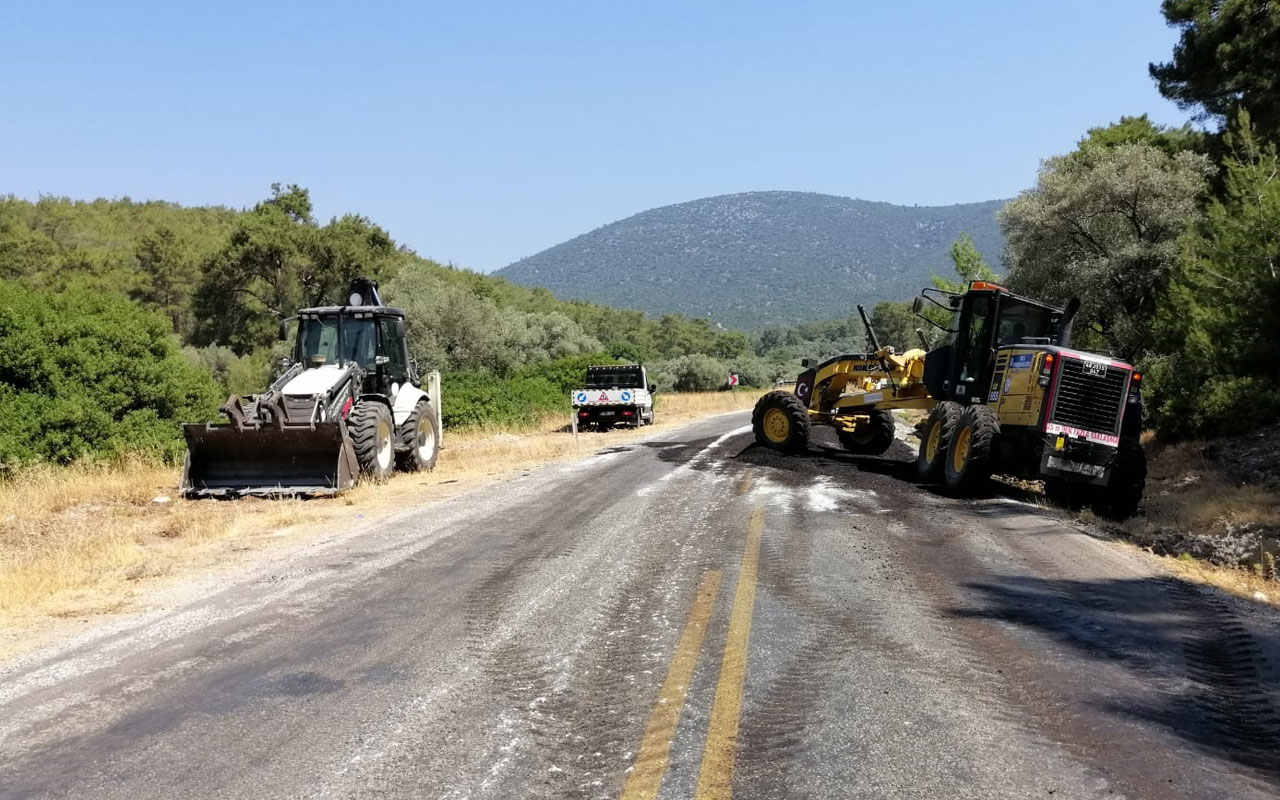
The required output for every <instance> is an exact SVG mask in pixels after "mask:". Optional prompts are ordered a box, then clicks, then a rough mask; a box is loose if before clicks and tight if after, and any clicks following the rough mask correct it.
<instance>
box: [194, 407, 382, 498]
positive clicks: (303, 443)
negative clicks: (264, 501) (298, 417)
mask: <svg viewBox="0 0 1280 800" xmlns="http://www.w3.org/2000/svg"><path fill="white" fill-rule="evenodd" d="M345 427H346V426H345V424H344V423H342V422H319V423H316V424H315V425H314V426H293V427H289V426H286V427H284V428H276V427H273V426H270V425H263V426H261V427H257V428H237V427H236V426H234V425H225V424H215V423H192V424H186V425H183V426H182V433H183V435H184V436H186V438H187V462H186V466H185V468H184V469H183V471H182V496H183V497H192V498H194V497H238V496H241V495H261V496H280V495H323V494H335V493H337V492H340V491H342V490H343V489H350V488H351V487H352V486H354V485H355V482H356V475H357V474H358V472H359V466H358V464H357V462H356V454H355V448H354V447H353V446H352V444H351V441H350V439H349V437H348V436H347V435H346V430H345Z"/></svg>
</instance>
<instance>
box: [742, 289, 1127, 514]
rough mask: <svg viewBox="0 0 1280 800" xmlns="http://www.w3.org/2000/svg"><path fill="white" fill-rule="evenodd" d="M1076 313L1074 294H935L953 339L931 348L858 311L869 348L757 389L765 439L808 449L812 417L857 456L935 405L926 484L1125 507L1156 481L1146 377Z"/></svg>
mask: <svg viewBox="0 0 1280 800" xmlns="http://www.w3.org/2000/svg"><path fill="white" fill-rule="evenodd" d="M929 305H933V306H935V307H937V308H940V309H942V310H944V311H946V312H947V314H948V315H949V317H948V319H949V324H947V325H945V326H943V325H941V324H939V323H937V322H935V321H934V320H931V319H929V318H928V317H926V316H925V315H924V313H923V312H924V311H925V309H926V308H927V307H928V306H929ZM1078 309H1079V303H1078V301H1074V300H1073V301H1072V302H1071V303H1070V304H1069V305H1068V306H1067V308H1066V309H1059V308H1055V307H1053V306H1049V305H1046V304H1044V303H1039V302H1036V301H1034V300H1029V299H1027V298H1025V297H1020V296H1018V295H1015V294H1013V293H1012V292H1010V291H1009V290H1008V289H1006V288H1004V287H1003V286H999V285H997V284H995V283H991V282H988V281H975V282H972V283H971V284H970V285H969V287H968V288H967V290H966V291H965V292H963V293H949V292H942V291H939V290H936V289H926V290H924V292H922V293H921V296H920V297H918V298H916V301H915V303H914V304H913V310H914V311H915V312H916V313H917V315H919V316H921V317H922V319H924V320H925V321H926V322H928V323H929V324H930V325H933V326H935V327H940V328H942V330H943V332H944V333H945V334H946V337H945V339H944V341H943V342H942V343H941V344H940V345H938V346H936V347H933V348H932V349H930V350H929V351H928V352H927V353H926V352H925V351H924V350H922V349H912V350H908V351H907V352H905V353H902V354H901V355H899V354H898V353H896V352H895V351H894V349H893V348H892V347H888V346H884V347H882V346H881V345H880V343H879V341H878V339H877V337H876V333H875V331H874V329H873V328H872V326H871V323H870V320H869V319H868V318H867V315H866V312H865V310H863V308H862V307H861V306H859V307H858V312H859V314H861V315H862V320H863V323H864V324H865V325H866V328H867V339H868V343H869V345H870V348H871V352H869V353H865V354H851V355H841V356H837V357H835V358H831V359H828V360H826V361H824V362H822V363H821V364H819V365H817V366H816V367H812V368H810V369H807V370H806V371H804V372H802V373H801V374H800V375H799V376H798V377H797V378H796V385H795V390H794V392H770V393H769V394H767V395H765V396H764V397H763V398H761V399H760V401H759V402H758V403H757V404H756V409H755V413H754V415H753V417H752V423H753V427H754V430H755V434H756V439H757V441H759V442H760V443H761V444H763V445H765V446H766V447H771V448H773V449H776V450H783V451H798V450H802V449H804V447H805V446H806V444H807V442H808V434H809V428H810V425H812V424H820V425H830V426H832V427H834V428H835V429H836V433H837V436H838V437H839V439H840V442H841V444H842V445H843V446H844V447H845V448H846V449H847V450H849V451H850V452H852V453H856V454H860V455H879V454H881V453H883V452H884V451H885V450H887V449H888V448H889V446H890V445H891V444H892V443H893V439H894V417H893V413H892V412H893V411H894V410H895V409H909V408H914V409H923V410H928V411H929V416H928V418H927V419H926V420H925V422H924V423H923V425H922V426H921V428H920V434H919V435H920V438H921V444H920V452H919V455H918V457H917V462H916V463H917V471H918V473H919V476H920V478H921V480H923V481H925V482H935V481H942V482H943V483H945V484H946V486H947V488H948V489H949V490H951V491H952V492H954V493H956V494H968V493H972V492H974V491H975V490H977V489H978V488H979V487H981V486H982V485H983V483H984V482H985V480H986V479H987V478H988V477H989V476H990V475H991V474H993V473H998V474H1004V475H1011V476H1015V477H1020V478H1027V479H1031V480H1043V481H1044V484H1045V490H1046V493H1047V494H1049V495H1050V496H1052V497H1053V498H1055V499H1056V500H1058V501H1059V502H1063V503H1066V504H1068V505H1073V506H1078V505H1083V504H1086V503H1087V504H1089V505H1092V506H1093V507H1094V509H1095V510H1097V511H1098V512H1099V513H1102V514H1106V515H1108V516H1112V517H1126V516H1129V515H1131V514H1132V513H1133V512H1134V511H1135V510H1136V509H1137V506H1138V503H1139V502H1140V500H1141V497H1142V490H1143V486H1144V484H1145V481H1146V459H1145V456H1144V454H1143V451H1142V448H1141V447H1140V446H1139V445H1138V435H1139V433H1140V431H1141V424H1142V401H1141V396H1140V393H1139V387H1140V385H1141V380H1142V376H1141V374H1139V373H1137V372H1136V371H1134V369H1133V367H1132V366H1130V365H1129V364H1126V363H1123V362H1121V361H1117V360H1115V359H1112V358H1111V357H1109V356H1104V355H1098V354H1095V353H1086V352H1083V351H1080V350H1074V349H1072V348H1071V347H1070V344H1071V324H1072V320H1073V319H1074V317H1075V314H1076V311H1077V310H1078ZM917 335H919V336H920V338H921V339H922V340H923V339H924V336H923V334H922V333H921V332H920V331H917ZM805 366H808V364H807V363H806V364H805Z"/></svg>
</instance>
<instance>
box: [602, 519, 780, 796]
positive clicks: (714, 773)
mask: <svg viewBox="0 0 1280 800" xmlns="http://www.w3.org/2000/svg"><path fill="white" fill-rule="evenodd" d="M763 532H764V508H763V507H762V506H759V505H757V506H756V508H755V510H754V511H752V513H751V522H750V523H749V524H748V526H747V546H746V549H745V552H743V554H742V567H741V569H740V570H739V571H738V584H737V587H736V588H735V589H734V593H733V608H732V609H731V610H730V613H729V635H728V638H727V640H726V641H725V646H724V655H723V657H722V658H721V661H720V677H719V679H718V681H717V683H716V694H715V700H714V701H713V702H712V705H711V722H710V725H709V726H708V728H707V742H706V746H705V747H704V749H703V751H702V768H701V770H700V771H699V773H698V788H697V791H696V792H695V793H694V798H695V800H721V799H722V798H726V799H727V798H728V797H729V796H730V795H731V794H732V791H733V761H734V751H735V749H736V747H737V742H738V722H739V720H740V719H741V715H742V684H743V680H744V679H745V677H746V671H747V642H748V639H749V638H750V636H751V614H752V611H753V609H754V607H755V599H756V576H757V573H758V571H759V564H760V537H761V535H762V534H763ZM720 577H721V575H720V572H719V571H718V570H717V571H713V572H708V573H707V574H706V575H705V576H704V577H703V579H702V585H701V586H699V587H698V594H697V596H696V597H695V598H694V601H693V608H692V609H690V611H689V619H688V621H686V622H685V626H684V632H683V633H682V634H681V635H680V642H679V643H678V644H677V645H676V652H675V655H674V656H673V657H672V659H671V666H670V667H669V668H668V670H667V678H666V680H665V681H663V683H662V689H661V690H660V691H659V692H658V701H657V703H656V704H655V706H654V709H653V713H652V714H651V715H650V716H649V724H648V725H647V726H646V727H645V732H644V738H643V739H642V740H641V743H640V752H639V753H638V754H637V755H636V760H635V764H634V765H633V768H632V770H631V774H630V775H629V776H628V777H627V782H626V785H625V786H623V789H622V796H621V800H654V798H656V797H657V796H658V789H659V788H660V787H661V786H662V776H663V774H664V773H665V772H666V770H667V762H668V761H669V760H670V756H671V742H672V740H673V739H674V738H675V734H676V727H677V726H678V725H679V723H680V714H681V712H682V711H683V710H684V702H685V697H686V695H687V694H688V691H689V680H690V679H691V678H692V677H693V669H694V667H695V666H696V665H697V662H698V652H699V651H700V650H701V649H702V638H703V636H704V634H706V632H707V623H708V622H709V621H710V619H711V611H712V609H713V608H714V606H715V597H716V592H717V591H718V590H719V588H720Z"/></svg>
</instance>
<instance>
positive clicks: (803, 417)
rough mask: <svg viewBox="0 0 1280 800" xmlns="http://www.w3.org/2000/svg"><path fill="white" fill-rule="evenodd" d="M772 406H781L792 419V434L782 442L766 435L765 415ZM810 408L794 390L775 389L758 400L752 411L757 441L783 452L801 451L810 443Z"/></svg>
mask: <svg viewBox="0 0 1280 800" xmlns="http://www.w3.org/2000/svg"><path fill="white" fill-rule="evenodd" d="M771 408H780V409H782V411H783V412H785V413H786V415H787V417H788V418H789V419H790V421H791V435H790V436H789V437H788V438H787V441H786V442H784V443H782V444H776V443H774V442H771V441H770V440H769V437H767V436H765V435H764V425H763V423H764V415H765V412H767V411H768V410H769V409H771ZM809 427H810V423H809V409H808V408H806V407H805V405H804V401H802V400H801V399H800V398H799V397H797V396H796V395H795V394H794V393H792V392H785V391H781V390H778V391H773V392H769V393H768V394H766V395H765V396H764V397H761V398H760V399H759V400H757V401H756V406H755V408H754V409H753V410H752V411H751V429H752V431H753V432H754V433H755V437H756V441H757V442H759V443H760V444H762V445H764V446H765V447H768V448H769V449H771V450H778V451H779V452H783V453H799V452H801V451H803V450H804V449H805V447H807V446H808V444H809Z"/></svg>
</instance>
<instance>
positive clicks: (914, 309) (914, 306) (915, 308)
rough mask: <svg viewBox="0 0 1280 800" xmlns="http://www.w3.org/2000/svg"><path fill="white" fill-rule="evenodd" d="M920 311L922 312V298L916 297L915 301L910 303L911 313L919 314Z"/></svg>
mask: <svg viewBox="0 0 1280 800" xmlns="http://www.w3.org/2000/svg"><path fill="white" fill-rule="evenodd" d="M922 311H924V298H923V297H921V296H920V295H916V296H915V299H913V300H912V301H911V313H912V314H919V313H920V312H922Z"/></svg>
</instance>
